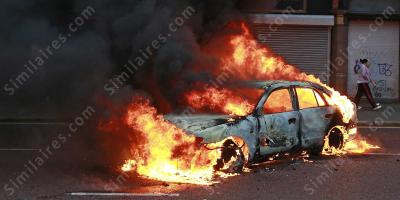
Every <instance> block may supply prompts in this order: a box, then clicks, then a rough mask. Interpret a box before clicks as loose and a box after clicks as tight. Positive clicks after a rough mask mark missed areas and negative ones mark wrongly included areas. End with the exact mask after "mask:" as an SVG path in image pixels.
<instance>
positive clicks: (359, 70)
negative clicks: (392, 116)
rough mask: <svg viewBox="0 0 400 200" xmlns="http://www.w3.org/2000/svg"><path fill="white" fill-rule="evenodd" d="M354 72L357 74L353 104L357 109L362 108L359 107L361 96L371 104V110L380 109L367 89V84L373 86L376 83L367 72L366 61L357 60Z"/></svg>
mask: <svg viewBox="0 0 400 200" xmlns="http://www.w3.org/2000/svg"><path fill="white" fill-rule="evenodd" d="M354 72H355V73H356V74H357V94H356V96H355V97H354V103H355V104H356V105H357V109H361V108H362V107H361V106H359V103H360V99H361V97H362V96H363V95H365V96H366V97H367V99H368V102H369V103H370V104H371V106H372V108H373V110H378V109H380V108H382V106H381V105H380V104H379V103H375V100H374V98H373V96H372V92H371V89H370V87H369V83H371V84H372V85H374V86H375V85H376V83H375V82H374V81H373V80H372V79H371V72H370V70H369V64H368V60H367V59H360V60H357V61H356V65H355V66H354Z"/></svg>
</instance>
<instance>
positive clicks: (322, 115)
mask: <svg viewBox="0 0 400 200" xmlns="http://www.w3.org/2000/svg"><path fill="white" fill-rule="evenodd" d="M295 92H296V97H297V103H298V104H297V106H298V109H299V112H300V115H301V120H300V135H301V143H302V146H303V147H312V146H315V145H322V143H323V139H324V137H325V133H326V131H327V128H328V126H329V124H330V122H331V120H332V118H333V117H334V113H335V107H333V106H330V105H329V104H328V103H327V101H326V100H325V98H324V96H323V95H322V94H321V92H320V91H318V90H315V89H313V88H307V87H296V89H295Z"/></svg>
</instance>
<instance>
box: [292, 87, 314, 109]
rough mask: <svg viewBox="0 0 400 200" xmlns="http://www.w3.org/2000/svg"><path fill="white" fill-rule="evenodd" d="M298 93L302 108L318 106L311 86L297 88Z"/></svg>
mask: <svg viewBox="0 0 400 200" xmlns="http://www.w3.org/2000/svg"><path fill="white" fill-rule="evenodd" d="M296 93H297V98H298V100H299V108H300V109H305V108H313V107H318V103H317V100H316V99H315V95H314V91H313V90H312V89H311V88H296Z"/></svg>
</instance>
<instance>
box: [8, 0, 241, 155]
mask: <svg viewBox="0 0 400 200" xmlns="http://www.w3.org/2000/svg"><path fill="white" fill-rule="evenodd" d="M88 6H89V7H91V8H93V9H94V10H95V12H94V13H93V15H91V16H90V17H89V18H88V19H87V20H86V21H85V23H84V25H82V26H81V27H79V29H78V31H76V32H74V33H73V34H72V35H71V36H70V37H67V38H65V37H66V35H67V34H68V33H70V30H69V24H70V23H71V22H73V21H74V19H76V17H77V16H80V15H81V12H82V11H83V10H84V9H86V8H87V7H88ZM188 7H190V8H193V9H194V10H195V12H194V13H193V15H191V16H190V17H189V18H188V19H186V20H185V22H184V24H183V25H182V26H181V27H179V29H178V30H177V31H176V32H173V33H171V36H170V37H168V39H167V41H165V42H162V44H161V45H160V47H159V48H157V49H153V50H152V54H151V55H150V56H149V58H148V59H146V60H145V62H144V63H143V65H141V66H138V69H137V70H135V73H134V75H132V76H129V77H128V79H127V80H126V81H125V82H124V83H123V84H122V85H119V86H118V87H119V89H118V90H115V93H113V94H112V95H110V94H109V92H107V91H105V89H104V86H105V85H106V84H110V80H114V78H115V76H118V75H120V74H121V73H122V72H124V71H126V68H125V67H124V65H126V64H127V62H128V61H129V60H135V58H136V57H138V56H141V51H143V50H144V49H146V47H148V46H149V45H151V44H152V42H153V41H154V40H155V39H159V37H160V36H159V35H160V34H168V33H170V29H169V25H170V23H173V22H174V19H175V18H176V17H179V16H181V15H182V12H183V11H184V10H185V9H187V8H188ZM238 16H240V14H239V13H238V11H237V10H236V0H174V1H173V0H62V1H54V0H34V1H32V0H2V1H1V2H0V23H1V26H0V44H1V45H0V65H1V66H0V69H1V73H0V80H1V82H0V86H1V88H0V101H1V107H0V113H1V116H0V118H2V119H4V118H11V119H17V120H19V119H26V118H35V119H36V118H38V119H53V120H56V121H60V120H62V121H68V120H71V119H73V118H74V117H75V116H77V115H79V113H80V111H81V110H82V109H83V108H85V107H87V106H88V105H90V106H92V107H94V108H95V110H96V114H95V116H94V117H93V118H94V119H91V120H92V122H91V124H89V125H85V128H84V130H83V132H85V133H87V134H83V136H82V137H84V138H83V139H82V138H81V140H80V141H79V143H76V145H80V146H84V147H93V148H91V149H90V151H87V149H85V148H83V149H84V150H82V148H77V147H76V145H74V144H72V145H71V146H72V147H71V148H72V149H74V151H76V155H78V156H81V154H82V152H93V153H94V154H96V155H97V156H99V157H101V158H102V159H105V158H104V157H113V159H114V160H121V159H120V158H119V157H118V156H117V155H116V154H118V153H120V152H125V153H126V151H129V144H128V141H129V140H126V134H128V133H126V132H127V131H129V130H123V131H121V132H122V134H120V135H119V136H118V137H112V138H110V137H109V136H104V135H101V134H97V133H95V132H96V131H97V128H98V123H99V121H101V120H105V121H106V120H107V119H108V118H110V117H112V116H115V115H122V114H123V111H124V106H125V105H126V104H127V103H129V99H130V97H131V96H132V95H134V94H137V93H140V94H143V95H146V96H148V97H149V98H151V99H152V100H153V103H154V105H156V106H157V107H158V109H159V110H160V111H161V112H164V113H165V112H170V111H172V110H173V109H174V108H175V106H176V105H178V104H179V99H177V98H178V97H179V94H180V92H182V91H184V90H185V87H186V86H188V85H190V84H192V83H193V82H195V81H197V80H199V79H201V80H207V79H208V78H209V77H208V75H207V74H206V73H204V74H202V73H198V72H196V73H194V72H193V71H192V70H191V67H192V66H197V67H199V68H200V69H201V66H202V65H213V62H215V58H212V57H209V56H208V55H206V54H204V53H202V51H201V48H202V47H201V46H202V44H203V43H207V42H208V41H209V40H210V38H212V37H213V35H214V34H215V32H218V30H219V29H220V28H221V27H223V26H224V24H225V23H227V22H229V21H230V20H232V19H234V18H237V17H238ZM53 40H58V41H63V43H62V46H61V47H60V48H59V49H52V55H47V56H48V59H46V60H45V61H44V64H43V65H42V66H40V67H39V66H38V67H37V68H38V69H37V70H35V71H34V73H32V74H29V73H28V72H27V68H26V66H24V65H27V63H28V61H32V60H34V58H36V57H38V56H41V51H42V52H44V51H45V50H46V48H47V47H48V46H49V45H51V44H52V41H53ZM42 57H43V56H42ZM22 72H25V73H28V75H29V77H28V78H26V77H24V82H23V84H18V88H17V87H15V86H14V85H13V82H16V78H17V77H18V76H19V75H21V73H22ZM110 104H112V105H113V106H114V108H113V109H110V106H105V105H110ZM96 134H97V135H96ZM99 135H101V136H99ZM98 143H102V144H104V145H105V146H107V148H113V151H111V152H110V151H106V152H107V153H106V154H104V152H105V151H104V152H102V153H101V152H99V151H98V149H96V148H94V146H93V144H98ZM100 149H101V148H100ZM102 150H105V149H104V146H103V149H102ZM117 152H118V153H117ZM108 154H109V156H108Z"/></svg>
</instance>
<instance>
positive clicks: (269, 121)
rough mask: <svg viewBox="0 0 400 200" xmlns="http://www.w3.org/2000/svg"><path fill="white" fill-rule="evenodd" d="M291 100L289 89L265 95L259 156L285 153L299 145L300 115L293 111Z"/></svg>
mask: <svg viewBox="0 0 400 200" xmlns="http://www.w3.org/2000/svg"><path fill="white" fill-rule="evenodd" d="M293 99H294V93H293V92H292V91H291V90H289V88H277V89H275V90H273V91H272V92H270V93H269V94H268V93H267V99H266V100H265V103H264V106H263V110H262V115H261V116H262V117H261V120H260V123H261V126H260V127H261V129H260V132H259V139H260V154H261V155H266V154H272V153H277V152H282V151H287V150H289V149H291V148H292V147H294V146H296V145H298V144H299V137H298V131H299V123H300V122H299V120H300V114H299V112H298V111H296V110H295V109H294V102H293Z"/></svg>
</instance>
